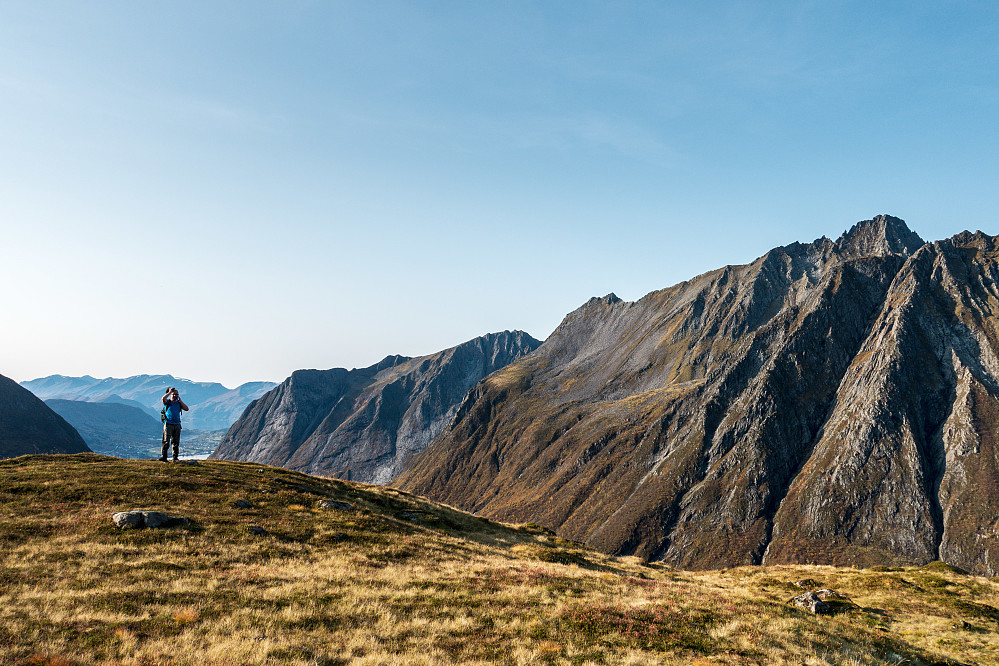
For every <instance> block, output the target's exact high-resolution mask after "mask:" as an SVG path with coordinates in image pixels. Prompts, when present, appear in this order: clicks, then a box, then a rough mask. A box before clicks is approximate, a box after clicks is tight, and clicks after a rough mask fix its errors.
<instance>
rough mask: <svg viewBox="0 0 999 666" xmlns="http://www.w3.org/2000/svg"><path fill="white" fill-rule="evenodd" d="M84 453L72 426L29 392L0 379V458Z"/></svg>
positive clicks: (84, 444) (9, 380)
mask: <svg viewBox="0 0 999 666" xmlns="http://www.w3.org/2000/svg"><path fill="white" fill-rule="evenodd" d="M86 451H90V449H89V448H87V445H86V443H84V441H83V438H82V437H80V434H79V433H78V432H76V430H74V429H73V426H71V425H70V424H68V423H67V422H66V421H65V419H63V418H62V417H61V416H59V415H58V414H56V413H55V412H54V411H52V410H51V409H50V408H49V407H47V406H46V405H45V403H44V402H42V401H41V400H39V399H38V398H37V397H36V396H35V395H33V394H32V393H31V391H28V390H27V389H25V388H22V387H20V386H19V385H18V384H17V382H15V381H14V380H12V379H8V378H7V377H4V376H3V375H0V458H13V457H15V456H23V455H29V454H35V453H83V452H86Z"/></svg>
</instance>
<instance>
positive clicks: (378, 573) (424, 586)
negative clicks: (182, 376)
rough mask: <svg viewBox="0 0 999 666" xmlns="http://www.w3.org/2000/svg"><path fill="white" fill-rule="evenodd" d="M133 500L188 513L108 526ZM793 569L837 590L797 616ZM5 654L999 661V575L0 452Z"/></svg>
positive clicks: (333, 485)
mask: <svg viewBox="0 0 999 666" xmlns="http://www.w3.org/2000/svg"><path fill="white" fill-rule="evenodd" d="M239 500H246V501H248V502H251V503H252V504H253V507H252V508H238V507H237V506H236V505H235V502H237V501H239ZM324 500H333V501H334V502H339V503H342V504H340V505H337V506H334V507H329V508H324V507H323V506H321V504H320V502H322V501H324ZM347 505H349V506H347ZM136 508H143V509H157V510H162V511H165V512H167V513H169V514H170V515H174V516H184V517H187V518H189V519H190V520H191V522H190V523H189V524H188V525H185V526H180V527H169V528H158V529H144V530H127V531H122V530H119V529H118V528H116V527H115V526H114V525H113V524H112V522H111V514H112V513H114V512H116V511H123V510H130V509H136ZM252 527H260V528H263V529H264V530H266V534H254V533H252V532H251V528H252ZM803 579H811V580H810V581H808V582H807V583H806V585H808V586H811V587H828V588H831V589H833V590H835V591H837V592H839V593H842V594H844V595H846V596H847V597H848V598H847V599H843V600H840V601H838V602H835V603H834V608H835V610H836V613H835V614H834V615H831V616H813V615H811V614H809V613H807V612H805V611H802V610H799V609H797V608H794V607H793V606H791V605H789V604H788V603H787V602H788V600H789V599H790V598H791V597H793V596H794V595H796V594H798V593H799V592H800V591H801V590H800V589H799V588H798V587H797V586H795V585H794V584H793V581H802V580H803ZM0 663H3V664H8V663H10V664H49V665H51V666H55V665H66V664H134V665H139V664H263V663H267V664H302V665H306V664H308V665H317V664H326V665H332V664H355V663H356V664H691V663H693V664H698V663H699V664H716V663H717V664H778V663H791V664H932V663H939V664H957V663H966V664H999V581H997V580H989V579H985V578H980V577H971V576H966V575H963V574H962V573H961V572H959V571H955V570H953V569H952V568H949V567H946V566H943V565H936V566H934V565H930V566H928V567H924V568H921V569H892V570H877V571H875V570H860V569H836V568H831V567H808V566H797V567H790V566H782V567H770V568H738V569H728V570H723V571H710V572H686V571H674V570H670V569H667V568H664V567H661V566H657V565H650V564H646V563H644V562H641V561H639V560H637V559H615V558H611V557H608V556H605V555H602V554H598V553H594V552H592V551H589V550H586V549H584V548H582V547H579V546H577V545H576V544H573V543H570V542H566V541H563V540H560V539H558V538H556V537H554V536H553V535H551V534H550V533H548V532H547V531H545V530H543V529H541V528H537V527H533V526H521V527H510V526H504V525H499V524H496V523H491V522H488V521H486V520H482V519H479V518H476V517H473V516H470V515H468V514H465V513H461V512H458V511H455V510H453V509H449V508H447V507H442V506H439V505H434V504H431V503H429V502H426V501H424V500H421V499H419V498H417V497H414V496H411V495H407V494H405V493H402V492H399V491H396V490H392V489H387V488H381V487H374V486H364V485H360V484H353V483H348V482H341V481H334V480H328V479H319V478H315V477H309V476H305V475H302V474H298V473H294V472H290V471H287V470H283V469H277V468H272V467H266V466H262V465H257V464H251V463H230V462H202V463H200V464H190V465H188V464H176V465H175V464H164V463H158V462H153V461H134V460H131V461H130V460H118V459H113V458H105V457H102V456H97V455H93V454H79V455H75V456H30V457H22V458H15V459H11V460H6V461H3V462H0Z"/></svg>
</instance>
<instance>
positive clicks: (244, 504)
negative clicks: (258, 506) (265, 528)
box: [235, 500, 253, 509]
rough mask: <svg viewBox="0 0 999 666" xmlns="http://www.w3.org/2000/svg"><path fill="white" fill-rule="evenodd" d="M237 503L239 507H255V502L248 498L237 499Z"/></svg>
mask: <svg viewBox="0 0 999 666" xmlns="http://www.w3.org/2000/svg"><path fill="white" fill-rule="evenodd" d="M235 505H236V508H237V509H252V508H253V502H250V501H248V500H236V502H235Z"/></svg>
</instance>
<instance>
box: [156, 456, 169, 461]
mask: <svg viewBox="0 0 999 666" xmlns="http://www.w3.org/2000/svg"><path fill="white" fill-rule="evenodd" d="M157 460H159V461H160V462H166V461H167V459H166V456H163V457H162V458H157Z"/></svg>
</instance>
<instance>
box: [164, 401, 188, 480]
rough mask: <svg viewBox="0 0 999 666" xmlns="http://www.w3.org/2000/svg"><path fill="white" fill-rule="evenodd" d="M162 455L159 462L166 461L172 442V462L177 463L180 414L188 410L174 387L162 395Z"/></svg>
mask: <svg viewBox="0 0 999 666" xmlns="http://www.w3.org/2000/svg"><path fill="white" fill-rule="evenodd" d="M162 400H163V415H164V417H165V420H164V422H163V455H161V456H160V460H161V461H163V462H166V461H167V451H168V450H169V448H170V442H173V461H174V462H177V455H178V454H179V453H180V412H181V410H183V411H185V412H186V411H188V410H189V409H190V408H189V407H188V406H187V405H185V404H184V401H183V400H181V399H180V393H179V392H178V391H177V389H175V388H174V387H172V386H171V387H170V388H168V389H167V390H166V393H165V394H163V398H162Z"/></svg>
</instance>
